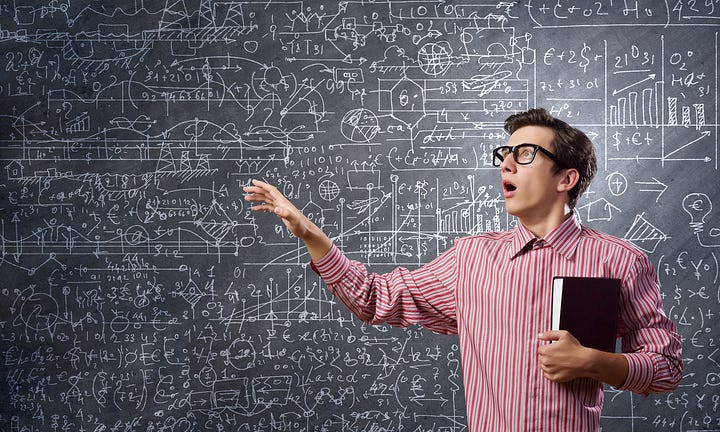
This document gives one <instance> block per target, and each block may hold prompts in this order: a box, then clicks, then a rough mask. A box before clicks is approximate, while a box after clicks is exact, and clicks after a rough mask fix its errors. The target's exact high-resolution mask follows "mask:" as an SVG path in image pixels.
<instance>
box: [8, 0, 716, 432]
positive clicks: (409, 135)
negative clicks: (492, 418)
mask: <svg viewBox="0 0 720 432" xmlns="http://www.w3.org/2000/svg"><path fill="white" fill-rule="evenodd" d="M718 8H720V4H717V2H715V1H692V0H672V1H669V0H666V1H655V0H652V1H650V0H624V1H618V0H600V1H587V2H569V1H564V0H558V1H555V0H553V1H544V0H540V1H536V0H527V1H518V2H483V4H472V2H456V1H434V0H417V1H412V2H407V1H370V0H366V1H322V2H321V1H317V2H316V1H313V2H310V1H221V0H166V1H154V2H151V1H149V0H134V1H130V2H100V1H90V0H85V1H77V0H53V1H45V2H43V1H30V0H15V1H13V2H3V3H2V4H0V47H2V54H0V77H1V78H0V101H1V105H0V142H1V147H0V148H1V149H2V150H1V153H0V158H1V159H2V161H1V162H2V165H1V166H0V176H1V177H0V209H2V211H1V212H0V216H1V218H0V251H2V255H1V258H0V273H1V274H2V278H1V281H0V430H2V431H164V432H170V431H172V432H180V431H187V430H194V431H211V430H212V431H228V430H233V431H265V430H268V431H269V430H273V431H289V430H292V431H402V430H404V431H438V432H440V431H462V430H466V426H465V424H466V422H465V407H464V396H463V384H462V372H461V364H460V358H459V351H458V342H457V339H456V338H455V337H451V336H441V335H436V334H433V333H431V332H429V331H427V330H423V329H421V328H417V327H410V328H407V329H397V328H390V327H386V326H378V327H369V326H367V325H364V324H363V323H361V322H359V321H358V320H357V319H356V318H354V317H353V316H352V315H350V314H349V313H348V312H347V310H346V309H345V308H344V307H343V306H342V305H341V304H339V303H338V301H336V300H335V299H334V298H333V297H332V296H331V295H330V294H329V293H328V292H327V290H326V289H325V287H324V285H323V283H322V281H320V280H319V279H318V277H317V276H316V275H315V274H314V273H313V272H312V271H311V270H310V268H309V267H308V264H307V263H308V256H307V254H306V252H305V250H304V248H303V247H302V245H301V244H299V243H298V241H297V239H295V238H293V237H292V236H290V235H289V234H288V232H287V230H286V229H285V227H284V226H283V225H281V224H280V223H278V221H277V220H276V219H275V218H273V217H272V215H267V214H253V213H252V212H251V211H250V210H249V208H248V205H247V204H246V203H245V202H244V200H243V198H242V197H243V192H242V187H243V186H244V185H247V184H248V183H249V181H250V179H253V178H258V179H263V180H266V181H269V182H271V183H273V184H277V185H278V186H279V188H280V189H281V190H282V191H283V192H284V193H286V194H287V195H288V196H289V197H290V198H291V199H292V200H293V202H295V203H296V204H297V205H298V206H299V207H301V208H302V210H303V211H304V212H305V213H306V214H307V215H309V216H310V217H311V218H312V219H313V220H314V221H315V222H316V223H317V224H318V225H320V226H322V228H323V229H324V230H325V231H326V232H327V233H328V234H329V235H330V236H331V237H332V238H333V239H334V240H335V241H336V243H337V244H338V245H339V246H340V247H341V248H342V249H343V250H344V251H345V252H346V253H347V254H348V255H349V256H350V257H351V258H354V259H358V260H361V261H364V262H366V263H368V264H369V265H370V266H371V269H372V270H374V271H378V272H383V271H387V270H389V269H391V268H393V267H395V266H398V265H402V266H406V267H409V268H416V267H417V266H419V265H422V264H423V263H426V262H428V261H429V260H430V259H432V258H433V257H434V256H436V255H437V254H438V253H440V252H442V251H443V250H446V249H447V248H448V247H450V245H451V244H452V242H453V240H454V239H455V238H457V237H461V236H465V235H469V234H475V233H480V232H485V231H492V230H504V229H508V228H510V227H512V226H514V224H515V223H516V221H515V220H514V219H513V218H512V217H509V216H508V215H507V214H506V212H505V210H504V205H503V199H502V193H501V190H500V187H499V175H498V172H497V169H495V168H493V167H492V164H491V159H490V150H491V149H492V148H493V147H495V146H497V145H501V144H502V143H504V142H505V140H506V139H507V136H506V134H504V132H503V131H502V127H501V126H502V122H503V120H504V119H505V118H506V117H507V116H508V115H510V114H512V113H514V112H517V111H522V110H525V109H527V108H531V107H545V108H547V109H548V110H550V111H551V112H552V113H553V114H554V115H556V116H558V117H560V118H563V119H565V120H566V121H568V122H569V123H571V124H573V125H575V126H577V127H579V128H581V129H583V130H584V131H586V132H587V133H588V134H589V136H590V137H591V138H592V140H593V142H594V143H595V145H596V148H597V152H598V157H599V172H598V175H597V177H596V180H595V181H594V183H593V184H592V186H591V188H590V189H589V191H588V192H587V193H586V194H585V195H584V196H583V197H582V198H581V199H580V201H579V204H578V208H577V210H578V213H579V215H580V217H581V219H582V220H583V222H584V223H586V224H588V225H589V226H591V227H594V228H597V229H600V230H602V231H605V232H608V233H610V234H614V235H617V236H619V237H622V238H625V239H627V240H628V241H630V242H632V243H633V244H635V245H636V246H637V247H639V248H640V249H642V250H644V251H645V252H647V253H648V255H649V256H650V258H651V260H652V262H653V264H654V265H655V266H656V267H657V270H658V273H659V277H660V280H661V283H662V293H663V299H664V304H665V308H666V311H667V313H668V315H669V316H670V317H671V318H672V319H673V320H674V321H675V322H676V323H677V325H678V328H679V331H680V333H681V335H682V337H683V348H684V353H683V357H684V363H685V371H684V378H683V381H682V383H681V385H680V387H679V388H678V389H677V391H675V392H673V393H670V394H662V395H652V396H649V397H647V398H644V397H641V396H638V395H635V394H631V393H628V392H619V391H616V390H613V389H612V388H607V390H606V398H605V399H606V402H605V408H604V411H603V413H602V420H601V422H602V425H603V429H605V430H634V431H642V430H660V431H684V432H686V431H713V430H714V431H717V430H720V353H719V350H720V333H719V331H718V328H719V324H720V323H719V320H720V290H719V287H720V281H719V280H718V276H719V272H720V268H719V265H718V254H719V253H720V212H719V211H718V210H717V209H716V208H715V209H714V208H713V203H715V204H716V205H717V203H718V202H719V201H720V191H719V185H720V182H719V181H718V173H719V171H718V156H719V155H718V137H719V132H720V131H718V124H719V123H718V112H719V109H718V102H719V101H720V99H719V98H718V84H719V81H720V76H719V74H718V63H719V54H718V30H720V27H718V26H719V25H720V10H718Z"/></svg>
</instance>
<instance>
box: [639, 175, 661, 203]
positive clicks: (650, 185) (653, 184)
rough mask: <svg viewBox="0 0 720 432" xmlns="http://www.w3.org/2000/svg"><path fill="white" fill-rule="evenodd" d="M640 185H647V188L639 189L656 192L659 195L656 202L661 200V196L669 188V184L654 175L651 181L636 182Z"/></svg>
mask: <svg viewBox="0 0 720 432" xmlns="http://www.w3.org/2000/svg"><path fill="white" fill-rule="evenodd" d="M635 184H638V185H645V187H646V188H647V189H639V190H640V192H656V193H657V194H658V195H657V197H655V202H658V201H659V200H660V196H661V195H662V194H663V193H665V191H666V190H667V188H668V187H667V185H666V184H665V183H663V182H661V181H660V180H658V179H656V178H655V177H652V181H649V182H635Z"/></svg>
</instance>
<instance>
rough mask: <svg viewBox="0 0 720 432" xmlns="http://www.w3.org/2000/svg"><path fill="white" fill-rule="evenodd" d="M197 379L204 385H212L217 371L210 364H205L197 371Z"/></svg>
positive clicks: (215, 380)
mask: <svg viewBox="0 0 720 432" xmlns="http://www.w3.org/2000/svg"><path fill="white" fill-rule="evenodd" d="M198 381H200V384H202V385H203V386H204V387H212V386H213V385H215V383H216V382H217V372H215V369H213V368H212V367H210V366H205V367H204V368H202V369H200V372H198Z"/></svg>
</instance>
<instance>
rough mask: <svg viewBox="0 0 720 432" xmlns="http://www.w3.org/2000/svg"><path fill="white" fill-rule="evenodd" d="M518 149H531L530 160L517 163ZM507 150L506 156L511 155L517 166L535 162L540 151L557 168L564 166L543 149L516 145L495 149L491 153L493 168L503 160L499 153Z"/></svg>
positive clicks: (522, 144) (537, 146)
mask: <svg viewBox="0 0 720 432" xmlns="http://www.w3.org/2000/svg"><path fill="white" fill-rule="evenodd" d="M520 147H532V148H533V154H532V158H530V160H529V161H527V162H520V161H518V150H519V149H520ZM504 149H507V150H508V154H510V153H512V155H513V158H514V159H515V163H516V164H518V165H529V164H531V163H533V161H534V160H535V156H537V151H538V150H540V151H541V152H542V153H543V154H544V155H545V156H547V157H548V158H549V159H550V160H551V161H553V162H555V163H556V164H557V165H558V166H559V167H561V168H564V167H565V164H564V163H562V162H560V159H558V158H557V156H555V155H554V154H552V153H551V152H550V151H549V150H546V149H545V148H543V147H541V146H539V145H537V144H532V143H520V144H518V145H514V146H500V147H496V148H495V149H493V151H492V155H493V166H496V167H499V166H500V163H502V161H503V160H504V159H505V156H503V155H502V153H501V151H502V150H504Z"/></svg>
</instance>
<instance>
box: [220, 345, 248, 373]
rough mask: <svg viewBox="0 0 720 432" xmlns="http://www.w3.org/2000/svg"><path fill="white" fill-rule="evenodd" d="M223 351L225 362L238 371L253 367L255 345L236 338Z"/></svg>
mask: <svg viewBox="0 0 720 432" xmlns="http://www.w3.org/2000/svg"><path fill="white" fill-rule="evenodd" d="M224 353H225V355H226V356H227V362H228V363H229V364H230V365H231V366H232V367H234V368H235V369H237V370H239V371H244V370H248V369H251V368H254V367H255V347H254V346H252V344H251V343H249V342H247V341H242V340H239V339H236V340H235V341H233V343H232V344H230V346H229V347H228V349H227V350H226V351H224Z"/></svg>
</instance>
